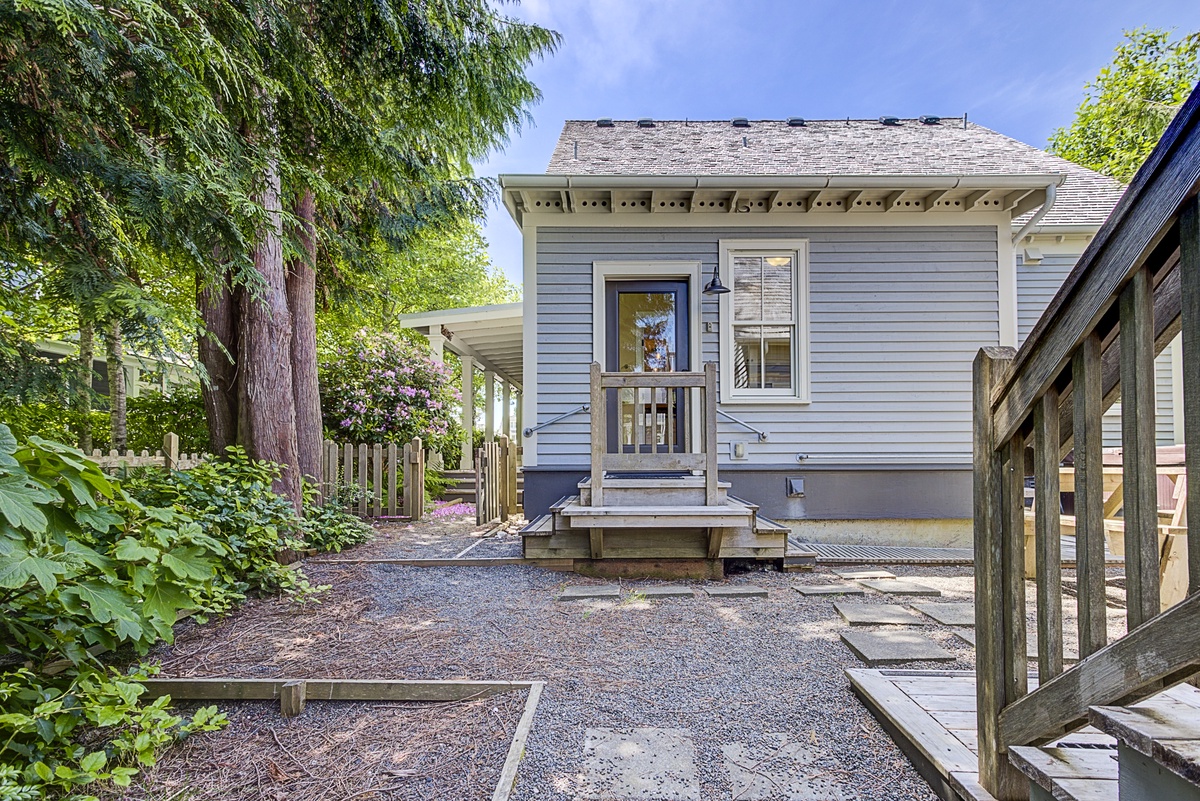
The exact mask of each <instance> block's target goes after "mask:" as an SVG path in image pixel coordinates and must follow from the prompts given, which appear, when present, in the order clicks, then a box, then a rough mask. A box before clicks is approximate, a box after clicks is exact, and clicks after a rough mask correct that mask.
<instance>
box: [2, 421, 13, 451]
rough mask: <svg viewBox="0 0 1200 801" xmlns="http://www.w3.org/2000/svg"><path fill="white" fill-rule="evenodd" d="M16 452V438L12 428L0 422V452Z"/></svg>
mask: <svg viewBox="0 0 1200 801" xmlns="http://www.w3.org/2000/svg"><path fill="white" fill-rule="evenodd" d="M16 452H17V438H16V437H14V436H13V432H12V429H11V428H9V427H8V426H6V425H4V423H0V453H7V454H13V453H16Z"/></svg>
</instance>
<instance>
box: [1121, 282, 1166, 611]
mask: <svg viewBox="0 0 1200 801" xmlns="http://www.w3.org/2000/svg"><path fill="white" fill-rule="evenodd" d="M1154 406H1155V397H1154V291H1153V289H1152V288H1151V280H1150V271H1149V270H1148V269H1146V268H1142V269H1140V270H1138V271H1137V272H1136V273H1134V275H1133V277H1132V278H1131V279H1130V281H1129V284H1128V286H1126V287H1125V289H1124V290H1122V291H1121V447H1122V458H1121V465H1122V473H1123V481H1122V486H1123V487H1124V491H1125V580H1126V582H1127V585H1126V593H1127V616H1128V617H1127V622H1128V626H1129V629H1130V630H1132V629H1135V628H1137V627H1138V626H1140V625H1142V624H1143V623H1145V622H1146V621H1147V620H1149V619H1150V618H1152V617H1155V616H1156V615H1157V614H1158V612H1159V578H1158V472H1157V469H1156V467H1157V465H1156V460H1155V456H1156V454H1155V428H1154Z"/></svg>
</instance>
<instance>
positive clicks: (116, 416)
mask: <svg viewBox="0 0 1200 801" xmlns="http://www.w3.org/2000/svg"><path fill="white" fill-rule="evenodd" d="M104 349H105V350H106V351H107V352H108V354H107V355H108V360H107V361H108V418H109V424H110V425H111V427H112V445H111V446H110V447H112V448H114V449H116V450H118V451H121V452H124V450H125V444H126V423H125V393H126V387H125V342H124V338H123V337H122V336H121V321H120V320H114V321H113V322H111V323H109V324H108V327H107V328H106V329H105V331H104Z"/></svg>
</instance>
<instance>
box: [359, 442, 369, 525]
mask: <svg viewBox="0 0 1200 801" xmlns="http://www.w3.org/2000/svg"><path fill="white" fill-rule="evenodd" d="M358 516H359V517H366V516H367V444H366V443H365V442H360V443H358Z"/></svg>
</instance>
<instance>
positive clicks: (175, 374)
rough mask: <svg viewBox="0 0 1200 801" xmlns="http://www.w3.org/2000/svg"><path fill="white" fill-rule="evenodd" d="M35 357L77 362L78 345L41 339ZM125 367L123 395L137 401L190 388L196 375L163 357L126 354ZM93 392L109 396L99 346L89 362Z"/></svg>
mask: <svg viewBox="0 0 1200 801" xmlns="http://www.w3.org/2000/svg"><path fill="white" fill-rule="evenodd" d="M36 347H37V352H38V355H40V356H44V357H45V358H47V359H49V360H50V361H53V362H62V361H74V360H77V359H78V358H79V345H78V344H77V343H75V342H69V341H65V340H61V339H43V340H41V341H39V342H38V343H37V346H36ZM122 364H123V365H124V367H125V387H126V393H127V395H128V396H129V397H131V398H136V397H137V396H138V395H139V394H141V392H142V390H154V391H157V392H163V393H170V391H171V388H172V387H175V386H178V385H180V384H192V383H195V381H196V374H195V373H194V372H193V371H192V369H191V368H190V367H189V366H188V365H186V364H183V363H182V362H178V361H174V360H171V359H168V358H165V357H156V356H146V355H143V354H138V353H126V354H125V358H124V359H123V360H122ZM92 389H93V390H94V391H95V392H96V394H98V395H103V396H105V397H107V396H108V362H107V361H105V355H104V348H103V346H101V345H100V344H99V343H97V346H96V355H95V358H94V359H93V361H92Z"/></svg>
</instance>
